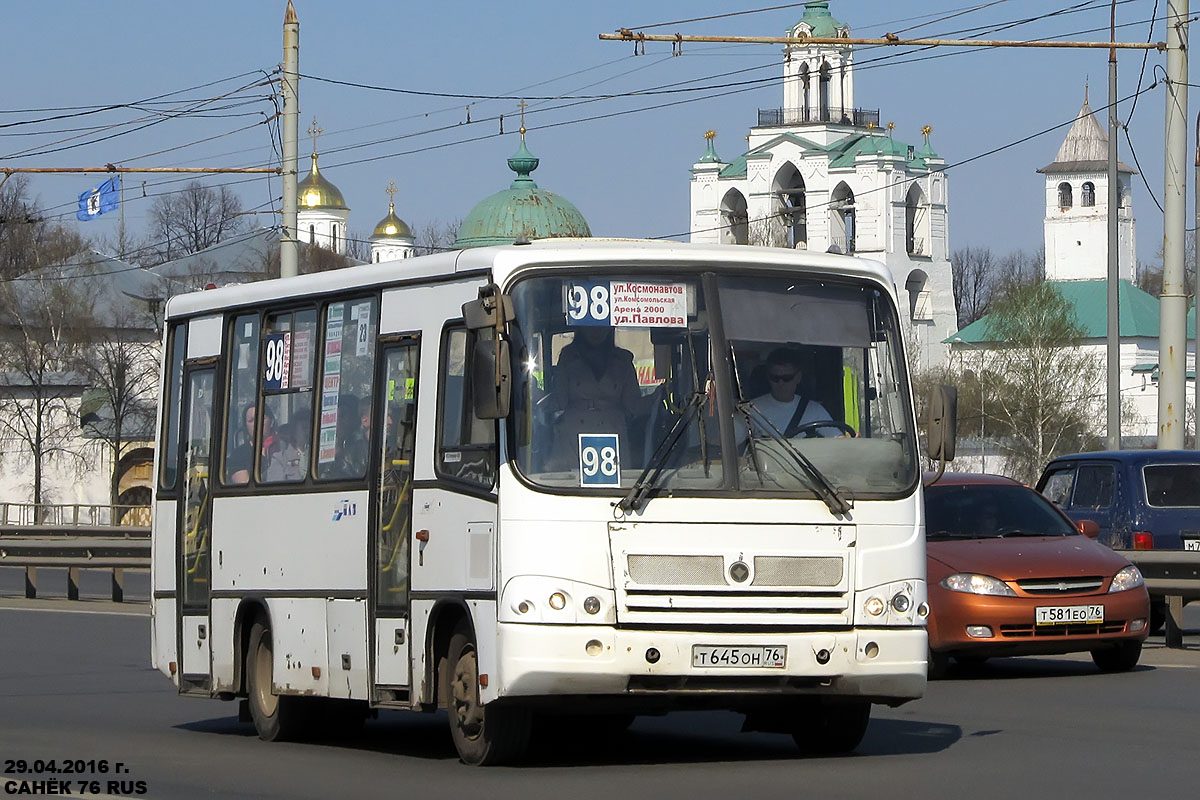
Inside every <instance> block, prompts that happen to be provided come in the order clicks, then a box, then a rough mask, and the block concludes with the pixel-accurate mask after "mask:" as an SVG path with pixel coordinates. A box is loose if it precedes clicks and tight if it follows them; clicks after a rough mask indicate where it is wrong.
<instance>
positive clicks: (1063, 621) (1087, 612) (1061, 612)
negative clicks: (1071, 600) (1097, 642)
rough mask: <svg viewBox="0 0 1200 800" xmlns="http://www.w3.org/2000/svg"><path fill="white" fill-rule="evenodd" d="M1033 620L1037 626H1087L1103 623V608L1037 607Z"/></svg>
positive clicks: (1099, 606) (1092, 606)
mask: <svg viewBox="0 0 1200 800" xmlns="http://www.w3.org/2000/svg"><path fill="white" fill-rule="evenodd" d="M1034 620H1035V621H1036V622H1037V624H1038V625H1080V624H1083V625H1088V624H1091V623H1097V624H1098V623H1101V622H1104V606H1102V605H1090V606H1038V607H1037V608H1036V609H1035V616H1034Z"/></svg>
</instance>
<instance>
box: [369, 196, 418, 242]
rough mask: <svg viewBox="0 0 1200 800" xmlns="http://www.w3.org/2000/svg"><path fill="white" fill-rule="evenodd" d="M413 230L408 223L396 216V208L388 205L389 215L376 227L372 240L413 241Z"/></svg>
mask: <svg viewBox="0 0 1200 800" xmlns="http://www.w3.org/2000/svg"><path fill="white" fill-rule="evenodd" d="M412 235H413V233H412V228H410V227H409V226H408V223H407V222H405V221H404V220H402V219H400V218H399V217H397V216H396V206H395V205H394V204H391V203H389V204H388V215H387V216H386V217H384V218H383V219H381V220H380V221H379V224H378V225H376V226H375V232H374V233H372V234H371V238H372V239H412Z"/></svg>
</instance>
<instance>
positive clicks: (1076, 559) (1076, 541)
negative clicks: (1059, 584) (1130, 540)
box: [926, 536, 1129, 581]
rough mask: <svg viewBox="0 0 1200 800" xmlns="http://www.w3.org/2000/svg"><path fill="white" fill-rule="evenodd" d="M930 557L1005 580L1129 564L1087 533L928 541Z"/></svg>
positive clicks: (1104, 572)
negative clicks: (1086, 534) (1085, 534)
mask: <svg viewBox="0 0 1200 800" xmlns="http://www.w3.org/2000/svg"><path fill="white" fill-rule="evenodd" d="M926 552H927V553H928V556H929V558H931V559H933V560H935V561H938V562H940V563H941V564H943V565H945V566H946V567H947V568H949V569H951V570H953V571H955V572H976V573H981V574H984V575H991V576H992V577H994V578H999V579H1000V580H1002V581H1015V580H1022V579H1025V578H1066V577H1071V576H1076V575H1078V576H1083V575H1101V576H1110V575H1113V574H1115V573H1116V572H1117V570H1119V569H1121V568H1122V567H1124V566H1126V565H1127V564H1129V561H1127V560H1126V559H1125V558H1124V557H1123V556H1120V555H1118V554H1116V553H1114V552H1113V551H1112V550H1109V549H1108V548H1107V547H1105V546H1104V545H1101V544H1097V543H1096V542H1093V541H1092V540H1091V539H1088V538H1087V537H1086V536H1012V537H1007V538H1004V539H962V540H954V541H942V542H929V543H928V545H927V550H926Z"/></svg>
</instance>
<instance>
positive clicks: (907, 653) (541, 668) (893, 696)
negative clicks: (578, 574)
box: [496, 623, 928, 705]
mask: <svg viewBox="0 0 1200 800" xmlns="http://www.w3.org/2000/svg"><path fill="white" fill-rule="evenodd" d="M497 633H498V639H499V649H498V653H499V660H498V664H497V667H498V669H497V672H498V673H499V675H498V676H497V677H498V678H499V685H498V686H496V690H497V693H498V695H499V696H502V697H521V696H523V697H534V696H553V695H631V694H653V695H688V694H696V693H704V694H720V693H727V694H730V695H735V696H736V695H771V694H816V695H837V696H856V697H869V698H871V699H872V700H874V701H876V702H880V703H888V704H891V705H898V704H900V703H903V702H906V701H908V700H912V699H915V698H918V697H920V696H921V695H922V694H924V692H925V669H926V663H925V662H926V655H927V652H928V640H927V637H926V633H925V629H924V628H875V629H869V630H863V629H860V630H856V631H839V632H828V633H813V632H784V633H761V632H754V631H750V632H746V633H728V632H723V633H711V632H699V631H661V630H658V631H645V630H626V629H616V628H612V627H604V626H578V625H528V624H514V623H501V624H500V625H499V626H498V631H497ZM779 647H786V648H787V650H786V654H785V657H784V658H783V666H782V667H775V668H768V667H762V666H721V667H711V666H709V667H705V666H697V665H696V664H697V663H698V660H699V659H701V658H705V657H711V655H709V656H705V657H701V656H698V655H697V650H704V651H705V652H706V653H708V654H711V653H712V652H713V651H714V650H717V652H723V653H725V654H729V653H731V652H732V651H730V650H720V648H737V649H738V652H740V653H745V652H746V651H747V650H749V651H750V652H751V653H752V654H755V653H759V652H761V651H759V650H758V648H779ZM751 660H754V659H753V658H751Z"/></svg>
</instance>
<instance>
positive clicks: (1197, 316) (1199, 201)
mask: <svg viewBox="0 0 1200 800" xmlns="http://www.w3.org/2000/svg"><path fill="white" fill-rule="evenodd" d="M1195 178H1196V185H1195V187H1194V191H1195V193H1196V202H1195V204H1194V206H1193V211H1194V213H1195V218H1194V219H1193V221H1192V225H1193V226H1194V227H1195V233H1194V238H1193V239H1192V243H1193V244H1194V245H1195V252H1194V255H1195V258H1196V263H1195V265H1194V267H1195V269H1196V278H1195V280H1196V282H1195V284H1193V286H1192V288H1193V290H1194V291H1193V294H1192V301H1193V303H1194V304H1195V305H1194V306H1193V307H1194V308H1195V311H1194V312H1192V316H1193V318H1192V322H1193V324H1194V325H1195V330H1193V331H1192V342H1193V343H1192V374H1193V375H1194V376H1195V377H1194V378H1193V383H1194V384H1195V386H1194V387H1193V388H1194V389H1195V391H1196V396H1195V397H1193V398H1192V447H1194V448H1195V449H1197V450H1200V114H1197V115H1196V175H1195Z"/></svg>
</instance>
